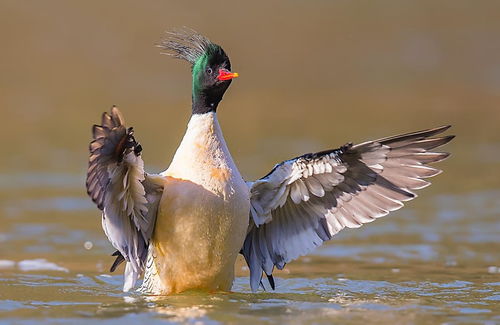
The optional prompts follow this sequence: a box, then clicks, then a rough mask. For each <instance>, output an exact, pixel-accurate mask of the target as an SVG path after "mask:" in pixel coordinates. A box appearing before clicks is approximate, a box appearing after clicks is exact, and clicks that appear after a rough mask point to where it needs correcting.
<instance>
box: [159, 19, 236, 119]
mask: <svg viewBox="0 0 500 325" xmlns="http://www.w3.org/2000/svg"><path fill="white" fill-rule="evenodd" d="M160 47H161V48H163V49H165V50H167V52H166V54H168V55H171V56H173V57H175V58H179V59H183V60H186V61H188V62H189V63H190V64H191V72H192V76H193V86H192V97H193V113H205V112H209V111H215V110H216V108H217V105H218V103H219V102H220V101H221V100H222V96H223V95H224V92H225V91H226V90H227V88H228V87H229V85H230V84H231V80H232V79H233V78H236V77H238V74H237V73H233V72H231V62H230V61H229V57H228V56H227V54H226V53H225V52H224V50H223V49H222V47H220V46H219V45H217V44H215V43H212V42H211V41H210V40H209V39H208V38H206V37H205V36H202V35H200V34H198V33H196V32H194V31H192V30H186V29H183V30H180V31H175V32H170V33H168V38H167V39H165V40H164V41H162V42H161V44H160Z"/></svg>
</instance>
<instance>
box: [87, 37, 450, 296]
mask: <svg viewBox="0 0 500 325" xmlns="http://www.w3.org/2000/svg"><path fill="white" fill-rule="evenodd" d="M159 46H160V47H161V48H162V49H163V53H165V54H168V55H170V56H173V57H174V58H178V59H181V60H184V61H187V62H188V63H189V64H190V66H191V74H192V107H191V109H192V115H191V118H190V120H189V122H188V124H187V129H186V132H185V134H184V137H183V138H182V140H181V142H180V145H179V146H178V148H177V150H176V152H175V154H174V156H173V159H172V161H171V163H170V165H169V166H168V168H167V169H166V170H165V171H164V172H161V173H158V174H153V173H147V172H145V170H144V161H143V159H142V155H141V154H142V146H141V145H140V143H139V142H138V141H137V140H136V138H135V133H134V129H133V128H132V127H127V126H126V124H125V120H124V118H123V115H122V114H121V112H120V110H119V109H118V108H117V107H116V106H113V107H112V108H111V111H110V112H109V113H108V112H104V113H103V114H102V119H101V123H100V124H96V125H93V127H92V141H91V142H90V145H89V151H90V155H89V161H88V171H87V178H86V189H87V192H88V194H89V196H90V198H91V199H92V201H93V202H94V203H95V204H96V205H97V207H98V209H100V210H101V212H102V228H103V230H104V233H105V235H106V236H107V238H108V239H109V241H110V243H111V245H112V246H113V247H114V248H115V249H116V251H115V252H114V253H113V256H115V260H114V263H113V264H112V266H111V268H110V271H111V272H113V271H115V269H116V268H117V267H118V266H119V265H120V264H121V263H125V270H124V282H123V291H125V292H127V291H130V290H132V289H134V288H136V284H137V281H138V280H139V278H140V277H141V276H142V277H143V281H142V284H141V285H140V286H139V287H138V288H137V290H138V291H139V292H142V293H145V294H154V295H169V294H176V293H181V292H184V291H188V290H198V291H205V292H218V291H230V290H231V288H232V285H233V281H234V278H235V272H234V269H235V263H236V259H237V257H238V255H239V254H241V255H243V257H244V259H245V261H246V263H247V265H248V269H249V273H250V275H249V277H250V288H251V290H252V291H253V292H255V291H258V290H259V288H264V289H265V286H264V282H265V281H264V280H263V279H267V282H266V283H268V285H269V286H270V287H271V288H272V289H273V290H274V289H275V279H274V277H273V271H274V270H275V269H276V268H277V269H280V270H281V269H283V268H284V267H285V265H286V264H288V263H290V262H291V261H293V260H296V259H297V258H299V257H300V256H303V255H306V254H308V253H310V252H311V251H312V250H313V249H315V248H316V247H318V246H320V245H322V244H323V243H324V242H326V241H329V240H330V239H332V238H333V237H334V236H335V235H336V234H337V233H338V232H339V231H341V230H342V229H344V228H358V227H361V226H362V225H364V224H366V223H370V222H372V221H374V220H376V219H378V218H380V217H383V216H385V215H387V214H389V213H390V212H391V211H395V210H398V209H400V208H401V207H403V205H404V202H406V201H409V200H412V199H414V198H415V197H416V196H417V195H416V193H415V190H419V189H422V188H424V187H426V186H428V185H430V182H429V180H428V178H430V177H432V176H435V175H438V174H439V173H441V170H440V169H437V168H435V167H432V166H430V164H433V163H436V162H439V161H442V160H444V159H446V158H447V157H448V156H449V153H447V152H440V151H435V150H434V149H436V148H438V147H440V146H443V145H445V144H446V143H448V142H449V141H451V140H452V139H453V138H454V136H453V135H442V133H443V132H445V131H446V130H448V128H449V127H450V126H449V125H447V126H441V127H436V128H431V129H427V130H422V131H417V132H411V133H405V134H399V135H396V136H390V137H385V138H380V139H377V140H371V141H366V142H362V143H359V144H353V143H347V144H344V145H342V146H340V147H338V148H335V149H328V150H325V151H321V152H315V153H307V154H304V155H301V156H298V157H295V158H292V159H289V160H286V161H283V162H281V163H278V164H277V165H275V166H274V168H272V169H271V171H270V172H269V173H267V174H266V175H265V176H264V177H262V178H260V179H257V180H255V181H245V180H244V179H243V177H242V175H241V174H240V172H239V170H238V167H237V166H236V164H235V162H234V160H233V158H232V157H231V154H230V151H229V148H228V146H227V144H226V142H225V140H224V136H223V133H222V129H221V126H220V124H219V121H218V118H217V114H218V107H219V104H220V103H221V100H222V98H223V95H224V93H225V92H226V91H227V89H228V88H229V86H230V84H231V83H232V81H233V80H234V79H235V78H237V77H238V76H239V75H238V73H236V72H233V71H232V70H231V63H230V60H229V57H228V55H227V54H226V52H225V51H224V50H223V49H222V47H221V46H219V45H217V44H215V43H213V42H212V41H210V40H209V39H208V38H207V37H205V36H203V35H201V34H199V33H197V32H195V31H192V30H186V29H182V30H176V31H174V32H170V33H169V34H168V37H167V38H166V39H164V40H162V41H161V43H160V44H159ZM264 275H265V278H264Z"/></svg>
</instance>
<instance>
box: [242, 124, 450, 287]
mask: <svg viewBox="0 0 500 325" xmlns="http://www.w3.org/2000/svg"><path fill="white" fill-rule="evenodd" d="M448 128H449V126H444V127H438V128H435V129H429V130H424V131H419V132H414V133H408V134H403V135H397V136H393V137H388V138H383V139H379V140H375V141H368V142H364V143H361V144H358V145H352V144H347V145H344V146H342V147H341V148H339V149H334V150H328V151H323V152H318V153H313V154H306V155H303V156H300V157H297V158H294V159H290V160H287V161H284V162H282V163H280V164H278V165H276V166H275V167H274V168H273V170H272V171H271V172H270V173H269V174H267V175H266V176H265V177H263V178H261V179H259V180H257V181H255V182H253V183H249V186H250V191H251V211H250V215H251V218H250V220H251V221H250V226H249V231H248V234H247V237H246V239H245V242H244V244H243V248H242V251H241V253H242V254H243V255H244V257H245V259H246V261H247V263H248V265H249V268H250V283H251V287H252V290H256V289H257V288H258V285H259V283H260V281H261V278H262V271H264V272H265V274H266V275H267V276H268V278H269V277H271V276H272V272H273V269H274V267H275V266H276V267H277V268H279V269H282V268H283V267H284V266H285V264H286V263H288V262H290V261H292V260H294V259H296V258H298V257H299V256H301V255H304V254H307V253H308V252H310V251H311V250H312V249H313V248H315V247H317V246H319V245H321V244H322V243H323V242H324V241H326V240H329V239H331V238H332V236H334V235H335V234H336V233H337V232H339V231H340V230H342V229H343V228H345V227H348V228H357V227H360V226H362V225H363V224H365V223H368V222H372V221H373V220H375V219H377V218H380V217H382V216H385V215H387V214H388V213H389V212H390V211H394V210H397V209H399V208H401V207H402V206H403V202H405V201H408V200H411V199H413V198H415V197H416V194H415V193H414V190H417V189H421V188H424V187H426V186H428V185H430V183H429V182H428V181H427V180H426V179H427V178H429V177H432V176H435V175H437V174H439V173H440V172H441V171H440V170H439V169H436V168H434V167H430V166H428V164H430V163H434V162H438V161H441V160H443V159H445V158H447V157H448V156H449V154H448V153H443V152H432V151H431V150H432V149H435V148H437V147H439V146H441V145H444V144H446V143H447V142H449V141H450V140H451V139H452V138H453V136H443V137H433V136H435V135H437V134H440V133H442V132H444V131H445V130H447V129H448ZM271 278H272V277H271Z"/></svg>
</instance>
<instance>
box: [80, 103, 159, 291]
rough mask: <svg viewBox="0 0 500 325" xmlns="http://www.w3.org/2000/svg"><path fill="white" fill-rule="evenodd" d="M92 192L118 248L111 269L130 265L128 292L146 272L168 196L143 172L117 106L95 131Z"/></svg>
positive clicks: (90, 178)
mask: <svg viewBox="0 0 500 325" xmlns="http://www.w3.org/2000/svg"><path fill="white" fill-rule="evenodd" d="M92 137H93V140H92V142H90V146H89V150H90V157H89V168H88V171H87V181H86V186H87V193H88V194H89V196H90V197H91V198H92V201H94V203H95V204H96V205H97V207H98V208H99V209H100V210H102V227H103V229H104V232H105V233H106V236H107V237H108V239H109V241H110V242H111V244H112V245H113V247H115V248H116V249H117V251H116V252H115V253H114V254H113V255H114V256H117V257H116V260H115V263H114V264H113V266H112V267H111V271H114V269H115V268H116V267H117V266H118V265H119V264H120V263H121V262H123V261H126V262H127V264H126V267H125V282H124V287H123V290H124V291H128V290H130V289H131V288H132V287H133V286H134V285H135V282H136V281H137V279H138V278H139V276H140V274H141V273H142V271H143V270H144V265H145V262H146V258H147V252H148V245H149V240H150V238H151V235H152V233H153V229H154V225H155V220H156V214H157V211H158V204H159V201H160V198H161V195H162V192H163V181H162V178H161V177H160V176H159V175H151V174H147V173H145V172H144V162H143V160H142V158H141V151H142V147H141V145H140V144H139V143H138V142H137V141H136V140H135V138H134V131H133V129H132V128H128V129H127V128H126V127H125V122H124V120H123V117H122V115H121V113H120V111H119V110H118V108H117V107H115V106H113V108H112V109H111V113H110V114H108V113H107V112H105V113H103V115H102V122H101V125H94V126H93V128H92Z"/></svg>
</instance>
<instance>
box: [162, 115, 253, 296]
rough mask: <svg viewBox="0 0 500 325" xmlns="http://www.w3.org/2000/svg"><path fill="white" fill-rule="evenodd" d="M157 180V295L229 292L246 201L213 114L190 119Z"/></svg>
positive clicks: (246, 216) (243, 229) (245, 220)
mask: <svg viewBox="0 0 500 325" xmlns="http://www.w3.org/2000/svg"><path fill="white" fill-rule="evenodd" d="M162 175H163V176H164V177H165V179H166V181H165V190H164V193H163V197H162V200H161V203H160V207H159V212H158V217H157V221H156V227H155V233H154V236H153V240H152V244H153V247H154V253H155V255H156V258H155V266H156V270H155V271H157V272H156V273H157V274H158V276H157V277H156V278H157V280H156V281H161V282H162V285H161V287H163V288H164V289H163V290H162V291H163V292H162V293H172V292H180V291H184V290H188V289H207V290H229V289H230V288H231V284H232V281H233V278H234V263H235V260H236V257H237V255H238V252H239V251H240V249H241V247H242V245H243V241H244V238H245V235H246V230H247V228H248V219H249V210H250V197H249V189H248V187H247V185H246V183H245V182H244V181H243V179H242V177H241V175H240V173H239V171H238V169H237V168H236V166H235V164H234V162H233V159H232V158H231V155H230V154H229V150H228V148H227V146H226V143H225V141H224V138H223V136H222V132H221V129H220V126H219V123H218V121H217V116H216V114H215V113H206V114H200V115H193V116H192V118H191V120H190V122H189V124H188V129H187V131H186V134H185V136H184V138H183V140H182V142H181V145H180V146H179V148H178V149H177V152H176V153H175V156H174V159H173V161H172V163H171V165H170V167H169V168H168V169H167V170H166V171H165V172H163V173H162ZM156 287H158V286H156Z"/></svg>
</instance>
